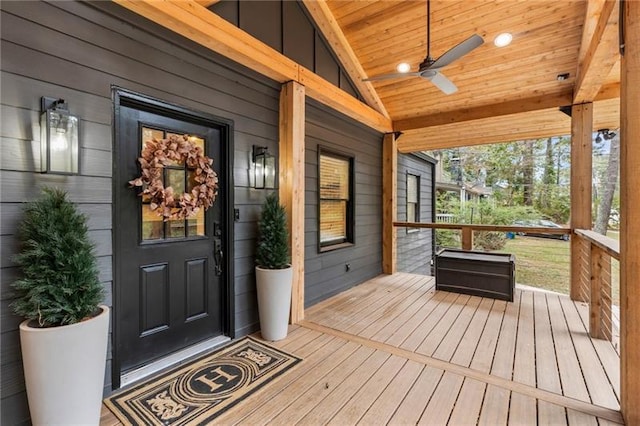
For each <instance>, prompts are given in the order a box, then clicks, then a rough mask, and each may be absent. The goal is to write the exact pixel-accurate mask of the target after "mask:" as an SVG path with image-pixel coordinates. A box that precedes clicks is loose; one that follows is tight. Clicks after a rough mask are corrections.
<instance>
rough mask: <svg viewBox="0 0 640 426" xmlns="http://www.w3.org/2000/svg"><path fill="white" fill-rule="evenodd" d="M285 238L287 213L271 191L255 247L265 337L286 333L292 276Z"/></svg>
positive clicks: (264, 206)
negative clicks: (256, 246)
mask: <svg viewBox="0 0 640 426" xmlns="http://www.w3.org/2000/svg"><path fill="white" fill-rule="evenodd" d="M288 239H289V235H288V231H287V214H286V212H285V210H284V207H283V206H282V205H280V203H279V202H278V198H277V197H276V195H275V194H273V193H272V194H270V195H269V196H267V198H266V200H265V202H264V204H263V206H262V213H261V215H260V221H259V222H258V248H257V250H256V287H257V290H258V311H259V314H260V332H261V333H262V338H263V339H265V340H272V341H273V340H281V339H284V338H285V337H287V328H288V324H289V309H290V307H291V284H292V280H293V270H292V268H291V265H290V263H289V262H290V258H289V246H288Z"/></svg>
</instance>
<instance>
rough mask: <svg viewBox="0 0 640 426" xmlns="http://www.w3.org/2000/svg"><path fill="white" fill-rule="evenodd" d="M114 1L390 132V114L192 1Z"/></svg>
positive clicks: (378, 128)
mask: <svg viewBox="0 0 640 426" xmlns="http://www.w3.org/2000/svg"><path fill="white" fill-rule="evenodd" d="M114 1H115V2H116V3H118V4H119V5H121V6H123V7H125V8H127V9H129V10H131V11H133V12H135V13H137V14H139V15H141V16H143V17H145V18H147V19H150V20H152V21H154V22H155V23H157V24H158V25H161V26H163V27H165V28H168V29H170V30H172V31H174V32H176V33H178V34H180V35H182V36H183V37H186V38H188V39H190V40H192V41H194V42H196V43H198V44H200V45H202V46H205V47H207V48H209V49H211V50H213V51H215V52H218V53H220V54H221V55H223V56H226V57H227V58H229V59H231V60H233V61H235V62H237V63H239V64H241V65H244V66H246V67H248V68H251V69H252V70H255V71H256V72H259V73H260V74H262V75H265V76H267V77H269V78H271V79H272V80H275V81H278V82H280V83H285V82H287V81H297V82H299V83H301V84H303V85H305V86H306V88H307V92H306V93H307V94H308V95H309V96H311V97H313V98H314V99H316V100H318V101H320V102H322V103H323V104H325V105H327V106H329V107H331V108H333V109H335V110H337V111H340V112H342V113H343V114H345V115H347V116H349V117H351V118H353V119H355V120H356V121H359V122H361V123H363V124H365V125H367V126H369V127H372V128H374V129H376V130H378V131H380V132H390V131H391V130H392V125H391V120H390V119H389V118H387V117H385V116H384V115H382V114H380V113H379V112H378V111H376V110H374V109H373V108H371V107H370V106H368V105H366V104H364V103H362V102H360V101H359V100H358V99H356V98H354V97H353V96H351V95H350V94H348V93H347V92H345V91H344V90H341V89H340V88H338V87H336V86H334V85H333V84H331V83H330V82H328V81H327V80H325V79H324V78H322V77H320V76H319V75H316V74H314V73H313V72H311V71H309V70H307V69H305V68H304V67H302V66H300V65H299V64H297V63H296V62H294V61H292V60H291V59H289V58H287V57H286V56H284V55H283V54H281V53H280V52H278V51H276V50H274V49H273V48H271V47H270V46H268V45H266V44H265V43H262V42H261V41H259V40H257V39H255V38H254V37H252V36H251V35H249V34H247V33H246V32H244V31H242V30H241V29H239V28H237V27H236V26H234V25H233V24H231V23H229V22H227V21H225V20H224V19H222V18H221V17H219V16H218V15H216V14H215V13H212V12H211V11H210V10H208V9H206V8H205V7H203V6H201V5H199V4H198V3H196V2H195V1H194V0H184V1H178V2H169V1H156V0H138V1H134V0H114Z"/></svg>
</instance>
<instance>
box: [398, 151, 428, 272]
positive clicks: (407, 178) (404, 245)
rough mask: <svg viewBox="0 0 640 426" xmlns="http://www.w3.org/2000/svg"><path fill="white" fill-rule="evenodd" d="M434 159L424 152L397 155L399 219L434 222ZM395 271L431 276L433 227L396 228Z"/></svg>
mask: <svg viewBox="0 0 640 426" xmlns="http://www.w3.org/2000/svg"><path fill="white" fill-rule="evenodd" d="M435 169H436V160H435V159H434V158H433V157H430V156H428V155H426V154H423V153H413V154H400V155H398V221H401V222H402V221H406V222H435V180H434V174H435ZM397 232H398V271H401V272H409V273H413V274H422V275H430V274H431V259H432V257H433V254H434V251H435V239H434V238H433V232H434V231H433V229H421V228H413V229H412V228H399V229H398V231H397Z"/></svg>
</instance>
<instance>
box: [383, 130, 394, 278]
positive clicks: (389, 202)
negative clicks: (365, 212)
mask: <svg viewBox="0 0 640 426" xmlns="http://www.w3.org/2000/svg"><path fill="white" fill-rule="evenodd" d="M397 175H398V142H397V141H396V137H395V135H394V134H393V133H387V134H385V135H384V141H383V145H382V272H383V273H385V274H393V273H395V272H396V244H397V240H396V235H397V232H396V229H395V227H394V226H393V222H395V221H396V218H397V216H398V205H397V204H398V196H397V195H398V194H397V192H398V188H397V186H398V185H397Z"/></svg>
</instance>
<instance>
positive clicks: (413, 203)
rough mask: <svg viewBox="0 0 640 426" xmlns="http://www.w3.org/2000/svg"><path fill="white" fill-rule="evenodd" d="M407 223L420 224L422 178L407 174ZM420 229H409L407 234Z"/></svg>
mask: <svg viewBox="0 0 640 426" xmlns="http://www.w3.org/2000/svg"><path fill="white" fill-rule="evenodd" d="M407 222H420V176H418V175H413V174H411V173H407ZM419 230H420V229H419V228H407V233H411V232H417V231H419Z"/></svg>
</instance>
